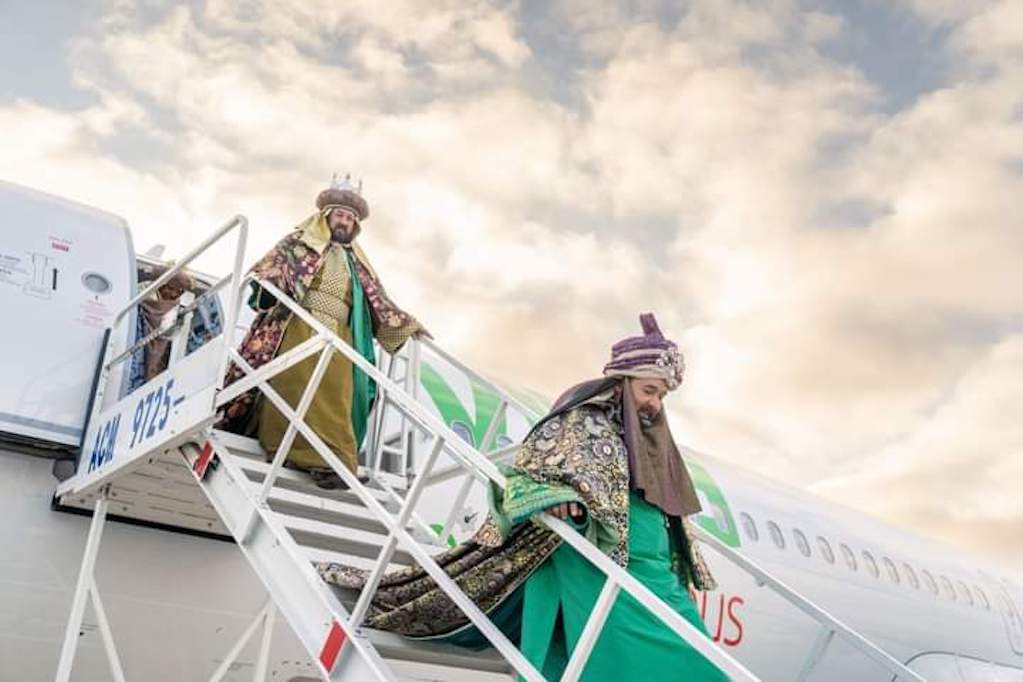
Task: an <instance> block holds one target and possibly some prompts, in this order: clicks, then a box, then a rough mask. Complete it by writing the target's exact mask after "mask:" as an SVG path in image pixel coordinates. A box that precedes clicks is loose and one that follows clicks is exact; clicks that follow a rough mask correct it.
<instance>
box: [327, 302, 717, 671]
mask: <svg viewBox="0 0 1023 682" xmlns="http://www.w3.org/2000/svg"><path fill="white" fill-rule="evenodd" d="M640 321H641V324H642V327H643V333H642V334H641V335H639V336H634V337H630V338H627V339H624V340H622V341H620V342H618V343H616V344H614V346H613V347H612V349H611V360H610V362H608V364H607V365H606V366H605V367H604V372H603V374H604V376H603V377H601V378H597V379H592V380H590V381H586V382H583V383H581V384H578V385H577V386H574V387H572V388H570V389H569V390H567V391H566V392H565V393H564V394H563V395H562V396H561V397H560V398H558V400H557V401H555V403H554V407H553V408H552V409H551V411H550V412H549V413H548V414H547V416H545V417H543V418H542V419H541V420H540V421H539V422H537V423H536V425H534V426H533V428H532V430H531V431H530V432H529V434H528V435H527V436H526V438H525V440H524V441H523V443H522V447H521V449H520V450H519V452H518V453H517V455H516V458H515V465H514V467H509V468H506V469H505V470H504V474H505V476H506V479H507V481H506V485H505V487H504V489H499V488H496V487H495V488H493V489H492V491H491V492H492V495H491V505H490V506H491V513H490V516H489V517H488V518H487V520H486V521H485V522H484V523H483V525H482V527H481V528H480V529H479V530H478V531H477V532H476V534H475V535H474V536H473V537H472V539H471V540H469V541H467V542H465V543H463V544H462V545H459V546H458V547H455V548H453V549H451V550H449V551H447V552H445V553H443V554H440V555H437V556H436V557H435V559H436V560H437V563H438V564H439V565H440V566H441V567H443V568H444V570H445V572H446V573H448V575H449V576H450V577H451V578H452V579H454V581H455V582H456V583H457V584H458V586H459V587H460V588H461V589H462V590H463V591H464V592H465V593H466V595H467V596H468V597H470V598H471V599H472V600H473V601H474V602H475V603H476V605H477V606H479V608H480V609H482V610H483V611H484V612H485V613H487V615H488V616H489V617H490V619H491V621H492V622H493V623H494V624H495V625H496V626H497V627H498V628H500V629H501V630H502V631H503V632H504V633H505V635H506V636H508V638H509V639H511V640H512V641H514V642H518V643H519V647H520V649H521V651H522V653H523V655H524V656H525V657H526V658H527V659H528V660H529V661H530V663H532V664H533V666H534V667H535V668H536V669H537V670H539V671H540V672H541V674H542V675H543V677H544V678H545V679H548V680H559V679H562V674H563V672H564V670H565V667H566V666H567V663H568V660H569V659H570V657H571V656H572V652H573V650H574V649H575V647H576V645H577V644H578V642H579V641H580V639H581V637H582V635H583V630H584V628H585V626H586V622H587V619H588V618H589V616H590V614H591V613H592V612H593V610H594V607H595V604H596V602H597V599H598V596H599V595H600V593H601V590H602V589H603V587H604V582H605V579H604V575H603V573H601V572H600V571H599V570H598V569H596V568H595V567H594V566H593V564H591V563H590V562H589V561H588V560H587V559H585V558H584V557H583V556H582V555H581V554H580V553H579V552H577V551H576V550H575V549H574V548H573V547H572V546H570V545H567V544H562V540H561V537H560V536H558V535H556V534H554V533H553V532H552V531H550V530H548V529H547V528H546V527H544V526H543V525H541V524H538V523H534V522H533V520H534V519H535V516H536V515H537V514H539V513H541V512H548V513H550V514H553V515H554V516H556V517H559V518H561V519H564V520H566V521H568V522H569V523H570V524H572V525H573V526H574V527H575V528H576V530H578V531H579V532H580V533H582V534H583V535H584V536H585V538H586V539H587V540H588V541H589V542H591V543H592V544H593V545H594V546H595V547H596V548H597V549H598V550H600V551H602V552H603V553H605V554H606V555H607V556H608V557H609V558H610V559H611V560H612V561H614V562H615V563H617V564H618V565H619V566H621V567H622V568H623V569H625V570H626V571H628V573H629V574H630V575H632V577H634V578H635V579H636V580H638V581H639V582H640V583H641V584H643V585H644V586H645V587H646V588H647V589H649V590H650V591H651V592H653V593H654V594H655V595H656V596H657V597H658V598H659V599H660V600H661V601H663V602H664V603H666V604H667V605H668V606H669V607H670V608H672V609H673V610H674V611H675V612H676V613H678V614H679V615H681V616H682V617H683V618H684V619H685V620H686V621H688V622H689V623H690V624H691V625H692V626H693V627H694V628H696V629H697V630H698V631H700V632H701V633H703V634H704V635H705V636H707V630H706V627H705V626H704V623H703V621H702V620H701V618H700V614H699V611H698V610H697V608H696V605H695V603H694V601H693V599H692V598H691V596H690V594H689V590H690V589H697V590H704V591H706V590H713V589H714V588H715V587H716V583H715V581H714V578H713V576H712V575H711V573H710V571H709V570H708V568H707V565H706V563H705V561H704V559H703V557H702V555H701V553H700V550H699V546H698V545H697V544H696V540H695V533H694V531H693V529H692V527H691V522H690V520H689V518H688V517H689V516H690V515H692V514H695V513H697V512H699V511H700V502H699V499H698V497H697V495H696V490H695V488H694V486H693V482H692V480H691V479H690V477H689V473H688V471H687V469H686V466H685V464H684V462H683V460H682V455H681V453H680V452H679V449H678V447H677V446H676V445H675V441H674V438H673V437H672V435H671V431H670V429H669V428H668V421H667V418H666V417H665V414H664V410H663V401H664V399H665V398H666V397H667V394H668V393H669V392H670V391H673V390H675V389H676V388H678V387H679V386H680V385H681V383H682V378H683V372H684V367H685V365H684V362H683V359H682V356H681V354H680V353H679V351H678V347H677V346H676V344H675V343H674V342H672V341H670V340H669V339H666V338H665V337H664V335H663V334H662V333H661V330H660V328H659V327H658V325H657V321H656V320H655V319H654V316H653V315H652V314H645V315H642V316H640ZM317 568H318V570H319V572H320V575H321V576H322V577H323V578H324V580H326V581H327V582H328V583H331V584H334V585H337V586H338V587H339V588H341V589H343V590H345V589H346V590H361V589H363V587H364V586H365V585H366V581H367V572H366V571H362V570H359V569H356V568H353V567H346V566H342V565H340V564H335V563H329V562H325V563H321V564H319V565H318V566H317ZM365 624H366V625H367V626H368V627H371V628H377V629H383V630H390V631H393V632H397V633H400V634H402V635H405V636H409V637H426V638H431V639H432V640H434V641H438V640H439V641H444V642H447V643H451V644H458V645H461V646H470V647H478V646H482V645H485V644H486V641H485V640H484V639H483V638H482V636H481V635H480V634H479V632H478V631H476V630H475V627H474V626H472V625H471V624H470V623H469V621H468V619H467V618H466V617H465V616H464V614H463V613H462V612H461V611H460V609H459V608H458V607H457V606H455V604H454V603H453V602H452V600H451V599H450V598H449V597H448V596H447V595H446V594H445V593H444V592H443V591H442V590H440V589H439V588H438V587H437V585H436V583H434V582H433V580H432V579H431V578H430V577H429V576H428V575H426V574H425V572H424V571H423V570H422V569H421V568H419V567H412V568H408V569H401V570H398V571H395V572H393V573H390V574H387V575H385V576H384V577H383V579H382V581H381V583H380V588H379V590H378V591H377V592H376V594H375V595H374V598H373V600H372V602H371V606H370V609H369V612H368V614H367V617H366V621H365ZM640 678H643V679H651V680H693V681H696V680H700V681H704V682H709V681H713V682H724V680H726V679H727V677H726V676H725V675H724V674H723V673H722V672H720V671H719V670H718V669H717V668H716V667H715V666H714V665H713V664H711V663H710V662H709V661H708V660H707V659H706V658H704V657H703V656H702V655H701V654H699V653H697V652H696V651H695V650H694V649H693V648H692V647H690V646H689V645H688V644H687V643H686V642H684V641H683V640H682V639H681V638H680V637H679V636H678V635H676V634H675V633H674V632H673V631H672V630H670V629H669V628H668V627H667V626H665V625H664V624H663V623H662V622H661V621H660V620H658V619H657V618H656V617H655V616H654V615H653V614H651V613H650V612H649V611H648V610H647V609H646V607H644V606H643V605H641V604H640V603H639V602H638V601H636V600H635V599H633V598H632V597H631V596H629V595H627V594H624V593H621V594H619V596H618V597H617V599H616V601H615V603H614V606H613V608H612V609H611V611H610V613H609V615H608V616H607V620H606V622H605V624H604V628H603V630H602V631H601V634H600V636H599V637H598V639H597V640H596V643H595V645H594V647H593V649H592V651H591V653H590V655H589V658H588V659H587V662H586V665H585V667H584V668H583V669H582V674H581V676H580V677H579V679H581V680H594V681H601V680H634V679H640Z"/></svg>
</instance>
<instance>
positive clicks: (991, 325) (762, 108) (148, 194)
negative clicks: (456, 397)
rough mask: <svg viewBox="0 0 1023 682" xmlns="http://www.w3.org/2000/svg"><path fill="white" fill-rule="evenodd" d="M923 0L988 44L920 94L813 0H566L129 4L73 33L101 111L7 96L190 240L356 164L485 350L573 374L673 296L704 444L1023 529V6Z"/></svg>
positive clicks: (840, 488)
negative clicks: (1014, 479)
mask: <svg viewBox="0 0 1023 682" xmlns="http://www.w3.org/2000/svg"><path fill="white" fill-rule="evenodd" d="M905 7H908V8H909V9H910V10H912V11H914V12H917V13H918V14H919V16H920V17H921V18H922V19H923V20H924V21H926V22H929V24H930V25H932V26H935V27H938V28H939V29H940V30H939V31H938V32H937V33H936V35H939V36H941V37H942V39H941V40H940V41H939V44H938V45H937V47H934V48H933V49H936V50H943V51H945V52H947V53H948V55H949V57H950V59H949V61H950V62H953V63H955V64H956V65H957V66H956V68H955V69H953V70H951V71H950V72H949V74H948V77H947V82H945V83H943V84H942V85H941V87H939V88H936V89H934V90H932V91H930V92H926V93H923V94H921V95H920V96H918V97H916V98H915V99H914V100H913V101H912V102H911V103H910V104H909V105H908V106H906V107H905V108H903V109H902V110H900V111H894V112H889V111H885V110H884V109H883V106H882V105H883V103H884V101H885V95H886V93H885V92H884V91H883V89H882V88H883V85H882V84H879V83H877V82H872V81H871V80H870V78H868V76H867V75H865V73H864V71H863V70H862V69H860V68H858V67H857V65H856V64H855V63H843V62H838V61H836V60H835V59H834V58H832V57H830V56H828V52H827V50H826V46H827V44H828V43H829V42H830V41H834V40H836V38H837V37H838V36H840V35H842V32H843V31H844V30H845V29H846V25H847V22H846V20H845V19H844V18H843V16H842V15H841V14H840V13H839V12H837V11H831V12H825V11H822V10H820V9H806V8H805V7H804V3H796V2H792V1H789V0H772V1H771V2H769V3H762V4H759V5H755V4H750V3H745V2H738V1H732V0H729V1H728V2H710V1H709V0H708V1H699V2H693V3H689V6H688V8H687V9H686V10H685V11H680V10H679V9H678V7H677V6H676V4H675V3H660V2H642V3H620V2H599V3H598V2H574V1H566V2H560V3H555V4H552V5H551V6H549V7H548V8H545V10H544V12H543V23H544V26H545V27H547V28H548V29H549V30H550V31H552V32H553V33H554V34H555V35H553V37H552V36H550V35H547V36H546V37H545V38H544V40H546V41H547V42H546V43H545V42H544V41H543V40H540V39H539V38H538V37H537V36H536V35H527V33H528V32H527V31H526V30H525V28H524V27H528V26H531V25H532V24H531V21H532V20H533V19H535V17H531V16H526V15H527V14H528V13H529V12H530V11H533V10H532V9H531V8H530V7H529V6H526V5H523V6H521V7H520V6H518V5H515V4H512V5H506V6H501V7H494V6H491V5H489V4H487V3H483V2H469V3H446V4H440V5H437V4H434V5H431V6H430V8H429V9H426V8H425V7H424V6H423V5H422V4H421V3H414V2H405V1H399V0H388V1H387V2H374V3H368V2H361V3H340V4H339V3H329V2H297V1H295V2H277V3H262V2H247V3H230V2H223V1H214V2H209V3H206V4H205V5H204V6H203V7H202V8H197V7H190V6H172V7H170V8H167V9H153V8H149V7H148V6H144V7H142V8H141V9H140V8H137V7H135V6H133V5H131V4H129V3H115V4H112V5H110V6H109V7H108V8H107V10H106V11H105V13H104V15H103V16H102V17H100V18H99V19H98V20H97V24H96V26H95V27H94V28H93V29H92V30H90V31H88V32H86V33H84V34H82V35H79V36H77V37H76V39H75V41H74V49H73V52H72V54H73V63H74V76H75V82H76V83H77V84H78V86H79V87H81V88H83V89H87V90H88V91H89V92H91V93H93V94H94V95H95V96H96V98H97V101H98V104H95V105H92V106H90V107H88V108H86V109H84V110H80V111H74V112H70V111H59V110H56V109H52V108H45V107H42V106H40V105H38V104H35V103H32V102H28V101H19V102H16V103H14V104H11V105H8V106H6V107H4V108H2V109H0V125H3V126H4V129H5V130H6V131H11V134H10V135H8V139H9V141H10V144H7V145H5V146H4V148H3V149H0V175H3V176H4V177H5V178H10V179H14V180H16V181H20V182H23V183H25V184H29V185H35V186H40V187H42V188H44V189H47V190H50V191H55V192H58V193H62V194H66V195H69V196H72V197H74V198H78V199H82V200H85V201H87V202H88V203H93V204H96V205H99V206H101V207H104V208H107V209H110V210H114V211H116V212H119V213H122V214H124V215H125V216H126V217H127V218H128V219H129V220H130V221H131V223H132V224H133V226H134V230H135V234H136V243H137V244H138V245H139V246H140V247H142V248H145V247H147V246H148V245H149V243H151V242H155V241H167V236H166V235H168V234H173V235H175V237H176V238H175V240H174V242H175V243H173V244H171V245H169V246H170V251H171V252H172V253H173V254H174V255H180V253H181V252H183V251H184V250H185V249H186V248H187V246H188V244H190V243H194V242H196V241H198V239H199V237H200V235H202V234H204V233H205V232H207V231H208V230H209V229H210V228H211V227H212V226H214V225H217V224H219V223H220V222H222V221H223V220H224V219H225V218H227V217H228V216H230V215H233V214H234V213H237V212H242V213H245V214H247V215H248V216H249V217H250V219H251V221H252V228H253V229H252V236H251V244H250V253H249V256H250V258H253V257H255V256H257V255H259V254H261V253H262V252H263V251H264V250H265V249H267V248H269V246H270V245H271V244H272V243H273V242H274V241H276V240H277V239H278V238H279V237H280V236H281V235H282V234H283V233H284V232H285V231H287V230H288V229H290V227H291V226H293V225H294V224H295V223H297V222H298V221H299V220H301V219H302V218H303V217H305V216H306V215H307V214H308V213H309V212H310V211H311V210H312V201H313V198H314V196H315V194H316V192H317V191H318V190H319V189H320V187H321V186H320V184H319V183H323V182H326V180H327V178H329V176H330V173H331V172H333V171H336V170H341V171H345V170H352V171H353V172H355V173H356V174H357V175H362V176H363V177H364V178H365V180H366V192H367V196H368V198H369V201H370V203H371V206H372V217H371V219H370V220H369V221H367V224H366V230H365V233H364V236H363V241H364V242H365V245H366V248H367V250H368V251H369V253H370V256H371V258H372V259H373V260H374V263H375V265H376V266H377V268H378V270H380V272H381V273H382V275H383V278H384V281H385V282H386V283H387V286H388V289H389V291H390V293H392V294H393V295H394V296H395V298H396V299H397V300H398V301H399V302H401V303H402V304H404V305H406V306H407V307H408V308H409V309H411V310H412V311H414V312H415V313H417V314H418V315H419V316H420V317H422V318H423V319H424V321H425V322H426V323H427V325H428V326H429V327H430V329H431V330H432V331H433V332H434V334H435V335H436V336H437V338H438V340H439V341H440V342H441V343H442V344H443V345H445V346H446V347H448V348H449V349H451V350H453V351H454V352H456V353H457V354H459V355H461V356H462V357H463V358H465V359H466V360H467V361H469V362H470V364H473V365H475V366H476V367H478V368H480V369H481V370H483V371H485V372H489V373H492V374H494V375H496V376H498V377H501V378H505V379H509V380H510V381H511V383H520V384H526V385H531V386H533V387H535V388H537V389H539V390H541V391H543V392H545V393H547V394H555V393H557V392H558V391H559V390H560V389H562V388H564V386H565V385H566V384H568V383H570V382H572V381H576V380H579V379H583V378H587V377H589V376H592V375H594V374H596V373H597V372H598V371H599V369H600V367H602V365H603V363H604V361H605V359H606V357H605V356H606V353H607V348H608V346H609V345H610V343H612V342H613V341H615V340H617V339H618V338H621V337H623V336H625V335H628V334H631V333H635V331H636V314H637V313H638V312H641V311H645V310H655V311H656V312H657V313H658V317H659V318H660V321H661V326H662V327H663V328H664V329H665V330H666V331H668V332H669V333H673V334H674V335H676V336H678V337H679V338H680V340H681V342H682V345H683V348H684V350H685V351H686V354H687V357H688V360H689V375H688V376H689V379H688V381H687V384H686V385H685V386H684V387H683V389H682V390H681V391H680V392H679V393H678V394H677V397H676V396H673V400H672V402H673V404H674V405H675V408H676V417H677V419H678V423H679V425H680V427H681V428H679V429H678V431H677V433H678V435H679V436H680V437H681V438H682V439H683V440H685V441H686V442H687V443H689V444H690V445H692V446H694V447H697V448H698V449H702V450H706V451H709V452H711V453H714V454H716V455H718V456H719V457H721V458H723V459H728V460H732V461H735V462H738V463H740V464H743V465H745V466H748V467H750V468H754V469H757V470H759V471H761V472H763V473H766V474H768V475H770V476H773V477H780V478H785V479H787V480H789V481H790V482H792V483H794V484H797V485H811V484H815V483H818V484H819V485H818V487H819V489H820V491H821V492H822V493H824V494H826V495H828V496H831V497H834V498H838V499H841V500H842V501H845V502H848V503H850V504H852V505H853V506H857V507H861V508H867V509H868V510H870V511H875V512H877V513H880V514H882V515H884V516H885V517H886V518H888V519H889V520H893V521H895V522H897V523H902V524H908V525H911V526H913V527H915V528H917V529H921V530H923V531H925V532H931V533H936V534H943V535H944V536H945V537H948V538H951V539H953V540H956V541H958V542H960V543H970V544H972V545H973V546H977V547H983V548H985V549H986V551H988V552H990V553H994V554H997V553H1001V554H1002V555H1003V556H1010V554H1009V551H1008V550H1004V549H1002V548H1001V544H1000V543H1001V542H1002V539H1003V538H1004V537H1005V536H1006V534H1007V533H1008V532H1009V531H1008V529H1011V528H1013V527H1015V528H1019V527H1021V526H1020V524H1023V510H1021V509H1019V508H1018V506H1017V507H1014V506H1013V501H1012V500H1011V499H1010V498H1009V497H1007V496H1005V495H1003V494H1002V493H1001V491H1000V489H999V488H998V486H999V485H1001V481H1004V480H1006V479H1007V477H1009V476H1012V475H1016V476H1018V474H1019V472H1018V471H1017V469H1016V467H1015V466H1014V465H1013V464H1012V463H1011V461H1012V458H1011V455H1012V454H1013V453H1014V452H1015V450H1013V449H1012V448H1017V449H1018V440H1016V435H1018V434H1015V432H1014V431H1012V425H1011V424H1010V423H1009V422H1011V421H1012V417H1011V413H1010V412H1009V411H1006V410H1002V411H999V410H996V409H994V407H993V406H992V405H993V404H991V405H986V404H985V396H991V395H996V394H997V395H999V396H1001V398H1002V399H1004V400H1005V401H1009V400H1012V399H1016V400H1017V402H1018V398H1017V397H1015V396H1014V394H1012V393H1011V391H1010V390H1009V389H1008V388H1006V387H1005V386H1004V385H1003V384H1002V383H1001V382H1000V379H999V378H1000V377H1010V376H1014V374H1013V372H1014V369H1013V363H1014V362H1017V363H1018V360H1019V357H1018V354H1019V352H1020V351H1019V340H1018V338H1019V334H1020V329H1021V325H1023V309H1021V308H1023V302H1021V300H1020V299H1019V296H1018V295H1017V293H1016V291H1017V289H1018V286H1017V280H1018V263H1019V262H1020V261H1021V257H1023V231H1021V230H1020V229H1019V227H1020V225H1019V222H1018V219H1016V218H1014V216H1015V215H1016V214H1017V213H1018V211H1017V210H1016V207H1015V204H1016V203H1017V201H1018V199H1017V197H1018V196H1019V195H1020V193H1021V190H1023V187H1021V184H1023V174H1021V173H1020V172H1019V159H1021V158H1023V126H1021V125H1020V112H1021V111H1023V101H1021V98H1023V96H1021V95H1020V93H1019V88H1018V83H1019V82H1020V77H1021V75H1023V73H1021V72H1023V68H1021V64H1020V45H1019V40H1018V36H1016V35H1015V34H1014V33H1013V32H1012V31H1011V29H1010V27H1012V26H1015V25H1017V24H1018V21H1016V18H1017V14H1018V12H1019V9H1018V3H1014V2H1012V1H1011V0H1008V1H1004V2H997V3H989V4H988V5H986V6H985V7H983V8H974V7H971V8H969V9H963V8H964V7H965V5H963V4H962V3H942V2H927V3H922V2H915V1H913V2H909V1H907V4H906V5H905ZM878 11H879V12H880V11H881V10H880V9H878ZM882 18H883V17H882ZM551 27H553V28H551ZM548 44H549V45H551V46H556V47H557V51H556V54H557V55H561V61H559V62H558V63H557V64H555V65H551V64H550V63H549V62H550V60H551V59H553V57H552V56H551V54H541V53H538V50H539V49H541V48H542V47H543V46H544V45H548ZM552 54H554V53H553V52H552ZM544 79H546V81H545V82H546V85H545V86H544V87H538V82H539V81H541V80H544ZM552 91H557V93H556V94H557V95H559V96H550V94H549V93H550V92H552ZM568 91H571V96H568V95H565V93H567V92H568ZM545 93H547V94H545ZM561 95H565V96H561ZM128 141H130V142H128ZM178 238H180V239H178ZM215 265H216V263H215V262H214V261H213V260H211V261H210V269H213V268H214V266H215ZM1017 383H1018V381H1017ZM998 391H1008V392H1006V393H1004V394H1003V393H997V392H998ZM1006 404H1009V403H1006ZM989 434H999V435H998V437H997V438H996V437H995V436H989ZM999 444H1001V446H1000V445H999ZM938 445H940V448H939V447H937V446H938ZM936 452H937V454H935V453H936ZM931 464H934V466H931ZM964 479H966V480H969V482H970V485H969V487H970V491H971V492H970V493H969V494H965V495H963V496H962V498H961V499H962V503H961V504H960V505H957V506H956V507H955V508H954V509H948V510H942V509H940V508H939V507H940V504H936V503H934V502H933V500H939V501H942V502H943V501H944V500H947V499H948V495H949V493H950V492H951V491H953V490H958V489H960V488H961V487H964V486H963V480H964ZM957 486H958V487H957ZM974 490H975V492H973V491H974ZM879 491H882V492H879ZM895 491H901V493H900V495H899V496H895V495H894V492H895ZM1013 524H1017V525H1015V526H1013ZM985 528H987V529H988V531H984V529H985ZM1012 558H1014V559H1019V557H1012Z"/></svg>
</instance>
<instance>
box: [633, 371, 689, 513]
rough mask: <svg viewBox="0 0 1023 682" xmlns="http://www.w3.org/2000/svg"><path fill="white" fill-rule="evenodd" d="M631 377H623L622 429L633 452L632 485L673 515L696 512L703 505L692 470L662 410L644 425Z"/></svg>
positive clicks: (651, 501) (661, 508)
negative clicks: (679, 449) (648, 423)
mask: <svg viewBox="0 0 1023 682" xmlns="http://www.w3.org/2000/svg"><path fill="white" fill-rule="evenodd" d="M631 381H632V380H631V379H628V378H626V379H623V380H622V386H621V393H622V428H623V430H624V431H625V434H624V435H625V446H626V449H627V450H628V451H629V472H630V480H629V487H630V488H631V489H632V490H636V491H638V492H640V493H642V495H643V499H645V500H646V501H647V502H649V503H650V504H652V505H654V506H655V507H657V508H658V509H660V510H661V511H663V512H664V513H665V514H668V515H669V516H678V517H685V516H688V515H690V514H696V513H697V512H699V511H700V510H701V509H702V507H701V506H700V500H699V498H697V496H696V488H694V487H693V481H692V479H691V478H690V477H689V471H687V470H686V467H685V465H684V464H683V463H682V454H681V453H680V452H679V451H678V446H676V445H675V439H674V438H673V437H672V435H671V429H670V428H669V427H668V420H667V419H666V418H665V416H664V410H661V411H660V413H659V414H658V415H657V417H656V418H655V419H654V423H653V425H652V426H649V427H647V428H643V425H642V424H641V423H640V421H639V413H638V412H637V411H636V403H635V401H634V400H633V399H632V387H631V386H630V383H631Z"/></svg>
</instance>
